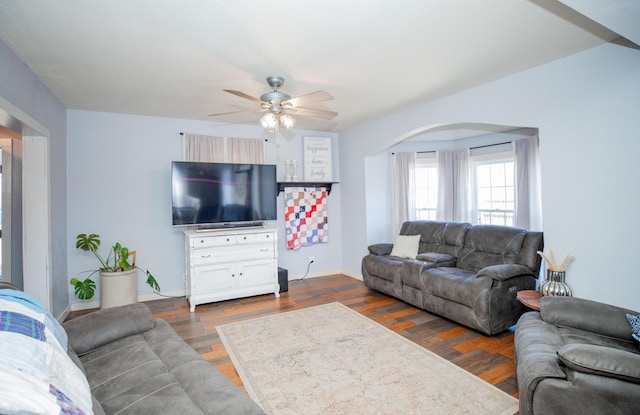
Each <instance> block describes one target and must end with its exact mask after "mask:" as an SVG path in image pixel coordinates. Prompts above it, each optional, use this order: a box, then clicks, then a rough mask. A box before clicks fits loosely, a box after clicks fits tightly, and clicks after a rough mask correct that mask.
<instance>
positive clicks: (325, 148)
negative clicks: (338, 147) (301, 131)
mask: <svg viewBox="0 0 640 415" xmlns="http://www.w3.org/2000/svg"><path fill="white" fill-rule="evenodd" d="M303 143H304V144H303V145H304V181H305V182H330V181H331V180H332V178H331V171H332V168H333V167H332V165H331V138H330V137H303Z"/></svg>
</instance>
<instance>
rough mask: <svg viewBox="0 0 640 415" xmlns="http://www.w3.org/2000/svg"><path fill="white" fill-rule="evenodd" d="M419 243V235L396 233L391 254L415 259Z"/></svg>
mask: <svg viewBox="0 0 640 415" xmlns="http://www.w3.org/2000/svg"><path fill="white" fill-rule="evenodd" d="M419 245H420V235H398V236H396V238H395V240H394V241H393V248H392V249H391V256H396V257H398V258H411V259H415V258H416V256H417V255H418V247H419Z"/></svg>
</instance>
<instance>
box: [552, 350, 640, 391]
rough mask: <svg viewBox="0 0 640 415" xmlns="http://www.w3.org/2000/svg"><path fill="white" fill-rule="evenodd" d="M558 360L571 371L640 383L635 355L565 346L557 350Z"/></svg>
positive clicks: (638, 361)
mask: <svg viewBox="0 0 640 415" xmlns="http://www.w3.org/2000/svg"><path fill="white" fill-rule="evenodd" d="M558 358H559V359H560V362H562V364H564V365H565V366H567V367H568V368H569V369H571V370H575V371H578V372H584V373H590V374H593V375H599V376H606V377H612V378H617V379H621V380H625V381H627V382H633V383H640V355H639V354H637V353H631V352H629V351H626V350H620V349H616V348H614V347H606V346H598V345H594V344H567V345H565V346H563V347H561V348H560V349H558Z"/></svg>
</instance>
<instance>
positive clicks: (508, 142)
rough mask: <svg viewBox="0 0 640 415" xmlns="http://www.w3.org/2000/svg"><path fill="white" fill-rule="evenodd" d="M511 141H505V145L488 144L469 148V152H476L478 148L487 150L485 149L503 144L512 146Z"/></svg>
mask: <svg viewBox="0 0 640 415" xmlns="http://www.w3.org/2000/svg"><path fill="white" fill-rule="evenodd" d="M511 143H512V142H511V141H505V142H504V143H495V144H487V145H485V146H477V147H469V150H475V149H477V148H485V147H493V146H501V145H503V144H511Z"/></svg>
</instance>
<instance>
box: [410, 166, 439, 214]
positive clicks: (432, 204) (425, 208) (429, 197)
mask: <svg viewBox="0 0 640 415" xmlns="http://www.w3.org/2000/svg"><path fill="white" fill-rule="evenodd" d="M415 186H416V219H419V220H435V219H436V207H437V203H438V166H437V163H436V159H435V158H417V159H416V171H415Z"/></svg>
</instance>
